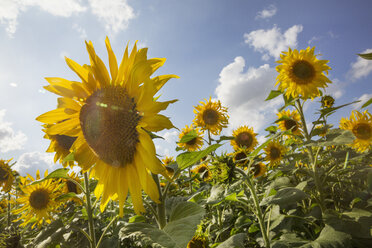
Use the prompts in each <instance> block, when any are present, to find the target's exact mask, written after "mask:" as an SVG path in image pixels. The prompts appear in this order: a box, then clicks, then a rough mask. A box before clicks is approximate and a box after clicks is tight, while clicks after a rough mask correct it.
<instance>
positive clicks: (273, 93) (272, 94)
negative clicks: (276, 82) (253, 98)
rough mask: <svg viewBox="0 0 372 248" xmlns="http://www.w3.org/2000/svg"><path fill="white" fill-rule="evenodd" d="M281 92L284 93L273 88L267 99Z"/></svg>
mask: <svg viewBox="0 0 372 248" xmlns="http://www.w3.org/2000/svg"><path fill="white" fill-rule="evenodd" d="M280 94H282V92H281V91H280V90H272V91H271V92H270V94H269V96H268V97H267V98H266V99H265V101H268V100H271V99H274V98H275V97H277V96H279V95H280Z"/></svg>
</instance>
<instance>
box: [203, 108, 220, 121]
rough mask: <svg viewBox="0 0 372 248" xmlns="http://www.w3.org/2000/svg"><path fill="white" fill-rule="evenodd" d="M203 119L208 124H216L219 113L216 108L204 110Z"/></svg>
mask: <svg viewBox="0 0 372 248" xmlns="http://www.w3.org/2000/svg"><path fill="white" fill-rule="evenodd" d="M203 120H204V122H205V124H207V125H215V124H216V123H217V122H218V113H217V111H216V110H214V109H206V110H205V111H204V112H203Z"/></svg>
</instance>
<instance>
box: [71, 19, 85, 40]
mask: <svg viewBox="0 0 372 248" xmlns="http://www.w3.org/2000/svg"><path fill="white" fill-rule="evenodd" d="M72 28H73V29H75V30H76V31H77V32H78V33H79V36H80V38H81V39H83V40H85V39H86V38H87V37H88V35H87V32H86V31H85V29H84V28H82V27H81V26H79V25H78V24H76V23H75V24H74V25H72Z"/></svg>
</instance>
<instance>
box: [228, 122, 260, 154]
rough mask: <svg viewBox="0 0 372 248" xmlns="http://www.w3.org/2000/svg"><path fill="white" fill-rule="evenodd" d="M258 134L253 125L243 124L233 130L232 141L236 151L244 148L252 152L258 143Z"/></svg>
mask: <svg viewBox="0 0 372 248" xmlns="http://www.w3.org/2000/svg"><path fill="white" fill-rule="evenodd" d="M256 136H257V134H256V133H254V132H253V128H252V127H248V126H241V127H239V128H238V129H235V130H234V131H233V137H234V139H232V140H231V141H230V143H231V146H232V147H233V148H234V150H235V151H237V150H239V148H243V149H245V150H246V151H247V152H250V151H252V150H253V149H254V147H255V146H256V145H257V144H258V142H257V139H256Z"/></svg>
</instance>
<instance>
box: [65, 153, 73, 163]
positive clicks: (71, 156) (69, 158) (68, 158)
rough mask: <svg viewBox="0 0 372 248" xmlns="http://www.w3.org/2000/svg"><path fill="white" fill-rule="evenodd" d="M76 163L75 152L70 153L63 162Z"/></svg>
mask: <svg viewBox="0 0 372 248" xmlns="http://www.w3.org/2000/svg"><path fill="white" fill-rule="evenodd" d="M70 161H75V155H74V152H70V153H69V154H68V155H67V156H66V157H65V158H64V159H63V162H70Z"/></svg>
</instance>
